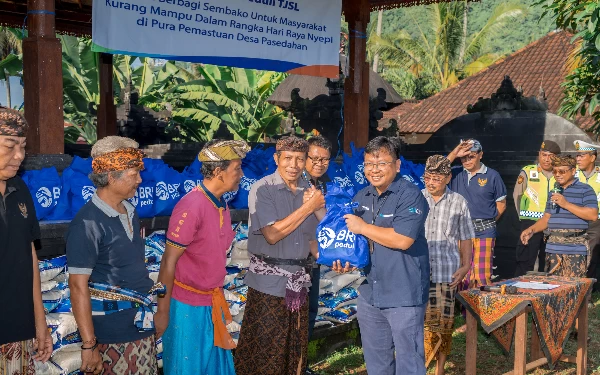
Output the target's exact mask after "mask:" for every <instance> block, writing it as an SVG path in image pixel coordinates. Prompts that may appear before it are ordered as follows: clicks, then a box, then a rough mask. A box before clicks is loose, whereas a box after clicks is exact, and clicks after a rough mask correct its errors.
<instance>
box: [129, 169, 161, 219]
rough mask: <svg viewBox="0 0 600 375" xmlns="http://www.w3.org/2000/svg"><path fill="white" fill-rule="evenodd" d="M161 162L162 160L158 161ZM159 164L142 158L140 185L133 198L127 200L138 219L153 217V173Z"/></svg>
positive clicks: (154, 183)
mask: <svg viewBox="0 0 600 375" xmlns="http://www.w3.org/2000/svg"><path fill="white" fill-rule="evenodd" d="M159 161H160V162H162V160H159ZM159 166H160V163H156V161H155V160H154V159H149V158H144V170H143V171H141V172H140V176H141V177H142V183H141V184H140V186H138V189H137V191H136V192H135V196H134V197H133V198H131V199H129V202H131V204H133V206H134V207H135V209H136V211H137V213H138V216H139V217H140V218H146V217H153V216H154V190H155V187H156V186H155V185H156V182H155V179H154V172H155V170H156V168H157V167H159Z"/></svg>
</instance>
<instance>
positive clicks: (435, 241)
mask: <svg viewBox="0 0 600 375" xmlns="http://www.w3.org/2000/svg"><path fill="white" fill-rule="evenodd" d="M423 196H425V199H426V200H427V203H428V204H429V215H427V220H426V221H425V238H427V245H428V247H429V264H430V265H431V281H432V282H434V283H449V282H452V274H454V272H456V270H457V269H458V268H459V267H460V252H459V248H458V241H465V240H469V239H471V238H475V229H474V228H473V223H472V222H471V215H470V214H469V207H468V205H467V201H466V200H465V198H463V197H462V195H460V194H458V193H455V192H453V191H451V190H450V189H448V188H446V192H445V193H444V195H442V197H441V198H440V200H439V201H437V202H436V201H435V200H434V199H433V196H432V195H431V193H429V192H428V191H427V189H423Z"/></svg>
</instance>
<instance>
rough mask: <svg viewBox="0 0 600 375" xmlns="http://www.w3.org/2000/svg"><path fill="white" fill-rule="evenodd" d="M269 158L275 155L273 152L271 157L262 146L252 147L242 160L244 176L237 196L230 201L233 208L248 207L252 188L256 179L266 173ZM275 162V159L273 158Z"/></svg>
mask: <svg viewBox="0 0 600 375" xmlns="http://www.w3.org/2000/svg"><path fill="white" fill-rule="evenodd" d="M269 152H270V151H269ZM267 159H271V160H273V155H272V154H271V156H270V157H269V154H268V153H266V150H264V149H263V148H262V147H257V148H255V149H252V150H250V152H248V153H247V154H246V157H245V158H244V159H243V160H242V171H243V172H244V176H243V177H242V179H241V180H240V186H239V189H238V191H237V194H236V196H235V198H233V200H232V201H231V202H229V207H231V208H233V209H245V208H248V194H250V188H251V187H252V185H253V184H254V183H256V181H258V180H260V179H261V178H263V177H264V176H265V175H266V174H265V173H266V172H267V170H268V168H269V161H268V160H267ZM273 162H275V161H274V160H273Z"/></svg>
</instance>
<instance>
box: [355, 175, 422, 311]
mask: <svg viewBox="0 0 600 375" xmlns="http://www.w3.org/2000/svg"><path fill="white" fill-rule="evenodd" d="M354 201H355V202H358V204H359V206H358V208H357V209H356V211H355V214H356V215H357V216H359V217H361V218H362V219H363V220H364V221H365V222H366V223H368V224H374V225H376V226H378V227H382V228H394V231H395V232H396V233H398V234H401V235H403V236H406V237H409V238H411V239H413V240H414V241H415V242H414V243H413V244H412V246H411V247H409V248H408V249H406V250H402V249H393V248H389V247H385V246H383V245H381V244H378V243H376V242H375V243H373V253H372V254H371V260H370V263H369V265H367V267H365V270H364V271H365V273H366V274H367V279H366V280H365V282H364V283H363V284H362V285H361V286H360V288H359V292H360V294H361V295H362V296H363V297H364V298H365V300H366V301H367V302H368V303H369V304H371V305H373V306H375V307H379V308H390V307H401V306H419V305H422V304H424V303H427V300H428V295H429V250H428V249H427V240H426V239H425V219H426V218H427V213H428V212H429V207H428V205H427V201H426V200H425V197H423V194H421V190H419V188H418V187H416V186H415V185H413V184H412V183H410V182H408V181H406V180H404V179H400V180H396V181H394V182H392V183H391V184H390V186H389V187H388V189H387V190H386V191H385V192H383V193H382V194H381V195H379V194H378V193H377V191H376V190H375V188H374V187H373V186H372V185H369V186H367V187H365V188H363V189H362V190H360V191H359V192H358V193H357V194H356V196H355V197H354Z"/></svg>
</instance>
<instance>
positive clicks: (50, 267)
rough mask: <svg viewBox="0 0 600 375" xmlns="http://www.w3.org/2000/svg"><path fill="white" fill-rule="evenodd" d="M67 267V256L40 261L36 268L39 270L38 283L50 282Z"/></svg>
mask: <svg viewBox="0 0 600 375" xmlns="http://www.w3.org/2000/svg"><path fill="white" fill-rule="evenodd" d="M66 266H67V256H66V255H62V256H59V257H56V258H52V259H48V260H40V261H39V262H38V267H39V269H40V281H41V282H45V281H50V280H52V279H53V278H55V277H56V276H58V275H59V274H60V273H62V272H64V271H65V268H66Z"/></svg>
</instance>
